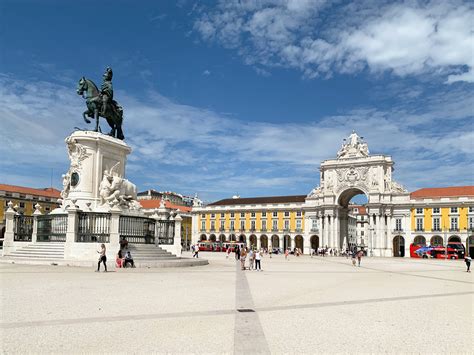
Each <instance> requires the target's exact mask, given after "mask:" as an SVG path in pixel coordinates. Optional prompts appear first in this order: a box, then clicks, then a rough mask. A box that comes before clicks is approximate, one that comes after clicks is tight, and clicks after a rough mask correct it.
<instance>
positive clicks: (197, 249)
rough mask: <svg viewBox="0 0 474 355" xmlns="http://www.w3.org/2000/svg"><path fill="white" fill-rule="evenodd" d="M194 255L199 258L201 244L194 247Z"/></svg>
mask: <svg viewBox="0 0 474 355" xmlns="http://www.w3.org/2000/svg"><path fill="white" fill-rule="evenodd" d="M194 255H195V256H196V258H199V244H196V246H195V247H194Z"/></svg>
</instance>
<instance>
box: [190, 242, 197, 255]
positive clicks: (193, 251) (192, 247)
mask: <svg viewBox="0 0 474 355" xmlns="http://www.w3.org/2000/svg"><path fill="white" fill-rule="evenodd" d="M191 253H192V254H193V258H194V257H195V256H196V251H195V249H194V244H193V245H191Z"/></svg>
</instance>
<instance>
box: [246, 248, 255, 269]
mask: <svg viewBox="0 0 474 355" xmlns="http://www.w3.org/2000/svg"><path fill="white" fill-rule="evenodd" d="M248 257H249V270H253V263H254V260H255V259H254V252H253V250H252V248H250V250H249V254H248Z"/></svg>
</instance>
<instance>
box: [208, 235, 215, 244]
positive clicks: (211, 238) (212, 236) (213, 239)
mask: <svg viewBox="0 0 474 355" xmlns="http://www.w3.org/2000/svg"><path fill="white" fill-rule="evenodd" d="M209 241H211V242H215V241H216V236H215V235H214V234H211V235H210V236H209Z"/></svg>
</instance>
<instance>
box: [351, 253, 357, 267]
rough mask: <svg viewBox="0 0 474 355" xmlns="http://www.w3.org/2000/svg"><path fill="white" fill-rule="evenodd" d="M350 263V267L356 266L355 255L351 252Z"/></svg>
mask: <svg viewBox="0 0 474 355" xmlns="http://www.w3.org/2000/svg"><path fill="white" fill-rule="evenodd" d="M351 261H352V266H356V253H355V251H353V252H352V256H351Z"/></svg>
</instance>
